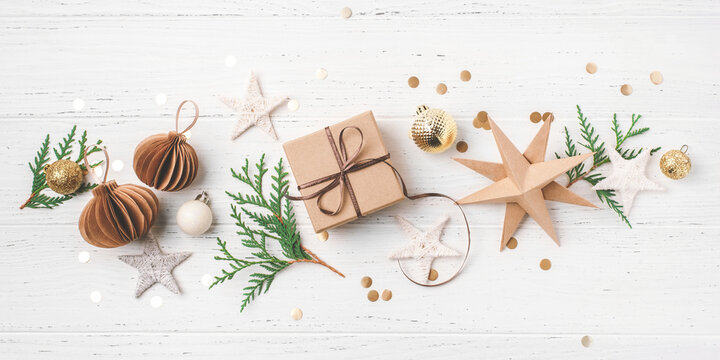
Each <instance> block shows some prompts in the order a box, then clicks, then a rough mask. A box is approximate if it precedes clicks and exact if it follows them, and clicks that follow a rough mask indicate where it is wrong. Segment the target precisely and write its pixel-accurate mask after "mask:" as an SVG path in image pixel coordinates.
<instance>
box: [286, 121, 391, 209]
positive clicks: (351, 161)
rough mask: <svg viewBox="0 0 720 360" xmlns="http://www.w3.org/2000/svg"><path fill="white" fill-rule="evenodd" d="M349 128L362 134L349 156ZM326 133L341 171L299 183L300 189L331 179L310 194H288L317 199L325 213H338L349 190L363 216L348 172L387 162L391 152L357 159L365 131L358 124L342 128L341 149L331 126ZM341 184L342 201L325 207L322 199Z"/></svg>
mask: <svg viewBox="0 0 720 360" xmlns="http://www.w3.org/2000/svg"><path fill="white" fill-rule="evenodd" d="M348 129H352V130H356V131H357V132H358V134H360V144H359V145H358V147H357V149H355V152H353V153H352V155H351V156H348V151H347V148H346V147H345V140H344V135H345V131H346V130H348ZM325 134H326V135H327V138H328V141H329V142H330V147H331V148H332V151H333V154H334V155H335V160H337V164H338V167H339V168H340V171H338V172H336V173H334V174H331V175H328V176H323V177H321V178H319V179H315V180H312V181H308V182H306V183H304V184H301V185H298V190H302V189H306V188H309V187H311V186H315V185H318V184H322V183H324V182H326V181H331V180H332V181H331V182H330V183H329V184H327V185H325V186H324V187H323V188H322V189H320V190H318V191H316V192H314V193H312V194H308V195H304V196H291V195H288V196H287V198H288V199H290V200H309V199H313V198H315V199H317V200H316V202H317V207H318V209H320V211H321V212H322V213H323V214H325V215H331V216H332V215H337V214H338V213H339V212H340V210H341V209H342V206H343V203H344V201H345V191H347V193H348V195H349V196H350V201H351V202H352V204H353V208H355V214H357V216H358V217H361V216H362V211H360V205H359V204H358V201H357V197H356V196H355V191H353V187H352V184H350V179H349V178H348V174H349V173H352V172H355V171H358V170H362V169H364V168H366V167H368V166H372V165H375V164H377V163H381V162H385V160H387V159H390V154H385V155H383V156H380V157H377V158H374V159H363V160H357V157H358V155H360V151H361V150H362V147H363V133H362V131H361V130H360V128H358V127H357V126H348V127H346V128H343V129H342V130H340V136H339V137H338V143H339V147H340V149H338V146H336V145H335V139H333V135H332V131H330V128H329V127H326V128H325ZM338 186H340V188H341V192H342V193H341V194H340V202H339V203H338V205H337V207H336V208H335V210H333V211H331V210H328V209H326V208H324V207H323V206H322V205H321V204H320V201H321V200H322V197H323V196H325V194H327V193H328V192H330V190H332V189H334V188H336V187H338Z"/></svg>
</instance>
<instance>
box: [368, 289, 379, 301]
mask: <svg viewBox="0 0 720 360" xmlns="http://www.w3.org/2000/svg"><path fill="white" fill-rule="evenodd" d="M367 298H368V300H370V301H372V302H376V301H377V299H378V292H377V291H375V290H370V291H368V295H367Z"/></svg>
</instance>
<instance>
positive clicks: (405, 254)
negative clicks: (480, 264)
mask: <svg viewBox="0 0 720 360" xmlns="http://www.w3.org/2000/svg"><path fill="white" fill-rule="evenodd" d="M395 219H396V220H397V221H398V223H399V224H400V227H401V228H402V229H403V231H404V232H405V233H406V234H407V235H408V237H410V243H409V244H407V245H406V246H405V247H403V248H400V249H398V250H396V251H395V252H393V253H392V254H390V259H393V260H398V259H407V258H413V259H415V264H416V268H417V273H418V275H419V276H418V277H419V278H421V279H424V281H425V282H427V281H428V275H429V274H430V267H431V266H432V262H433V260H435V258H437V257H443V256H460V253H458V252H457V251H455V250H453V249H451V248H449V247H447V246H445V245H444V244H443V243H441V242H440V236H441V235H442V229H443V227H445V224H446V223H447V221H448V217H447V216H444V217H442V218H441V219H440V221H439V222H438V223H437V224H436V225H435V226H433V227H432V228H431V229H430V230H429V231H428V232H422V231H420V230H418V229H417V228H416V227H414V226H412V224H410V223H409V222H408V221H407V220H405V219H404V218H402V217H400V216H396V217H395Z"/></svg>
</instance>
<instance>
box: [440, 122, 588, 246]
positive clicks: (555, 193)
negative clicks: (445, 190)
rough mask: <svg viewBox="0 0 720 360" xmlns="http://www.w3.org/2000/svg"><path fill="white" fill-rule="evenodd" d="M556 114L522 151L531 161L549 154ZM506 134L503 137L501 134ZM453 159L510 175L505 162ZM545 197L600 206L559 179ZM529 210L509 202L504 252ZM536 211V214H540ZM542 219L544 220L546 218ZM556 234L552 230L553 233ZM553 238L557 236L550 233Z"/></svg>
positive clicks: (490, 173) (495, 175)
mask: <svg viewBox="0 0 720 360" xmlns="http://www.w3.org/2000/svg"><path fill="white" fill-rule="evenodd" d="M554 119H555V118H554V116H550V117H549V118H548V119H546V120H545V122H544V123H543V125H542V126H541V127H540V130H539V131H538V132H537V134H536V135H535V137H534V138H533V140H532V141H531V142H530V145H528V147H527V149H525V152H524V153H523V154H522V156H523V157H525V159H526V160H527V161H528V162H529V163H530V164H536V163H542V162H544V161H545V153H546V152H547V147H548V138H549V137H550V125H551V124H552V123H553V121H554ZM493 131H494V132H495V131H500V129H499V128H497V126H495V127H493ZM501 137H502V136H501ZM453 160H455V161H457V162H459V163H461V164H463V165H465V166H467V167H468V168H470V169H472V170H475V171H476V172H478V173H480V174H483V175H485V176H486V177H488V178H490V180H493V181H500V180H502V179H504V178H507V177H508V175H507V171H506V170H505V165H504V164H500V163H493V162H487V161H480V160H470V159H460V158H453ZM541 193H542V197H543V198H544V199H545V200H551V201H558V202H563V203H567V204H574V205H580V206H587V207H593V208H596V206H595V205H593V204H592V203H591V202H589V201H587V200H585V199H584V198H582V197H581V196H579V195H577V194H575V193H574V192H572V191H570V190H568V189H567V188H565V186H563V185H560V184H559V183H558V182H556V181H551V182H550V183H548V184H547V185H545V186H544V187H542V189H541ZM527 213H528V212H527V211H526V210H525V208H523V207H522V206H521V205H520V204H519V203H517V202H508V203H506V204H505V222H504V223H503V230H502V237H501V241H500V251H503V250H504V249H505V247H506V246H507V243H508V241H510V239H511V238H512V236H513V235H514V234H515V231H516V230H517V228H518V227H519V226H520V222H521V221H522V219H523V218H524V217H525V215H526V214H527ZM537 213H538V212H537V211H535V212H533V214H537ZM539 216H542V215H539ZM540 221H543V220H542V219H541V220H540ZM549 233H552V232H549ZM550 236H551V237H553V236H554V235H550ZM553 240H555V242H556V243H557V238H556V237H553Z"/></svg>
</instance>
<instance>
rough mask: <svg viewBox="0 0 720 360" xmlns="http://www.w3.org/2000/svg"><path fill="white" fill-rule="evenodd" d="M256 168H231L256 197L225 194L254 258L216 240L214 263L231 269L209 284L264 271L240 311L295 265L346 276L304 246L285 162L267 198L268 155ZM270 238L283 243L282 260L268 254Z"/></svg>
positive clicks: (252, 281) (256, 276)
mask: <svg viewBox="0 0 720 360" xmlns="http://www.w3.org/2000/svg"><path fill="white" fill-rule="evenodd" d="M255 168H256V170H257V173H255V174H250V164H249V161H248V159H245V165H244V166H243V167H242V168H241V172H235V170H233V169H230V172H231V173H232V177H233V178H235V179H237V180H239V181H240V182H242V183H244V184H246V185H248V186H250V188H251V189H252V191H253V194H243V193H240V192H238V193H235V194H233V193H231V192H229V191H226V193H227V195H228V196H230V198H231V199H232V200H233V201H234V204H231V205H230V209H231V211H232V212H231V214H230V217H232V218H233V219H235V225H237V226H238V227H239V228H240V230H238V231H237V232H236V234H238V235H240V236H241V242H242V245H243V246H244V247H246V248H248V249H250V251H251V253H250V255H251V257H245V258H242V259H241V258H237V257H235V256H233V255H232V254H231V253H230V251H229V250H228V249H227V242H225V241H223V240H221V239H220V238H217V244H218V246H219V247H220V248H219V249H218V251H220V253H221V254H222V255H218V256H215V260H219V261H226V262H228V266H229V269H222V274H221V275H219V276H215V281H214V282H213V283H212V285H210V288H211V289H212V288H213V287H214V286H215V285H218V284H222V283H224V282H225V280H231V279H232V278H233V277H235V275H236V274H237V273H238V272H240V271H242V270H244V269H247V268H249V267H253V266H254V267H256V268H261V269H258V270H257V272H254V273H252V274H250V277H249V279H248V285H247V286H246V287H245V288H243V291H244V292H243V300H242V302H241V303H240V312H242V311H243V310H245V307H247V305H248V304H249V303H250V302H251V301H252V300H254V299H255V296H256V295H260V294H263V293H266V292H267V291H268V290H269V289H270V285H271V284H272V283H273V281H274V280H275V275H277V273H279V272H280V271H282V270H283V269H285V268H287V267H288V266H290V265H292V264H294V263H297V262H309V263H314V264H319V265H323V266H325V267H327V268H328V269H330V270H332V271H333V272H335V273H336V274H338V275H340V276H342V277H345V275H343V274H342V273H340V272H339V271H337V270H336V269H335V268H333V267H332V266H330V265H328V264H327V263H325V262H324V261H322V260H320V258H318V257H317V255H315V254H313V253H312V252H311V251H310V250H308V249H307V248H305V247H304V246H302V244H301V242H300V233H299V232H298V230H297V223H296V221H295V214H294V213H293V208H292V205H291V204H290V200H289V199H287V197H286V195H287V193H288V188H289V185H288V184H289V180H287V177H288V173H287V172H285V170H284V168H283V162H282V159H280V161H279V162H278V164H277V166H275V167H274V170H275V174H274V175H271V176H270V178H271V179H272V180H273V183H272V185H271V189H272V191H270V193H269V195H268V197H266V196H265V195H264V192H263V178H264V177H265V174H266V173H267V172H268V168H267V167H266V166H265V154H263V155H262V157H261V158H260V162H258V163H257V164H256V165H255ZM238 206H239V211H238ZM258 210H259V211H258ZM244 217H246V218H247V219H250V220H251V223H250V224H249V223H248V222H247V221H246V220H245V219H244ZM251 225H252V226H251ZM267 239H272V240H275V241H277V242H278V243H279V244H280V248H281V250H282V251H281V252H282V256H283V257H284V258H283V259H281V258H278V257H276V256H274V255H273V254H272V253H270V251H268V249H267V243H266V241H267Z"/></svg>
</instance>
